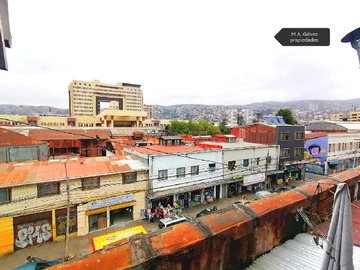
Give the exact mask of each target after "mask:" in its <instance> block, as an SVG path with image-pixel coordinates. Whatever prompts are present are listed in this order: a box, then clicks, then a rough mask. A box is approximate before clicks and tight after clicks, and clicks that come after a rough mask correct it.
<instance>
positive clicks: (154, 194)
mask: <svg viewBox="0 0 360 270" xmlns="http://www.w3.org/2000/svg"><path fill="white" fill-rule="evenodd" d="M232 182H233V181H232V180H231V179H225V180H216V181H209V182H202V183H189V185H187V186H182V187H178V188H172V189H166V190H161V191H156V192H148V198H149V199H156V198H161V197H165V196H170V195H174V194H179V193H185V192H190V191H193V190H199V189H204V188H208V187H212V186H216V185H222V184H226V183H232Z"/></svg>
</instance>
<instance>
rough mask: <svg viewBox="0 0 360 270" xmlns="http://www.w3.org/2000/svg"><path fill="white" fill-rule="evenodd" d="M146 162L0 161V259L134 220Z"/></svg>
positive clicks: (139, 213)
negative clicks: (66, 237) (66, 235)
mask: <svg viewBox="0 0 360 270" xmlns="http://www.w3.org/2000/svg"><path fill="white" fill-rule="evenodd" d="M147 170H148V167H147V165H146V164H143V163H141V162H140V161H135V160H118V159H113V158H105V157H103V158H97V159H95V160H94V159H78V160H67V161H64V162H63V161H62V160H58V161H52V162H44V161H43V162H41V163H40V162H28V163H3V164H1V166H0V179H1V180H2V181H0V237H1V242H0V255H4V254H8V253H12V252H13V251H14V250H18V249H23V248H26V247H30V246H34V245H38V244H42V243H45V242H48V241H57V240H63V239H64V236H65V234H66V225H67V217H68V216H67V210H68V207H69V208H70V216H69V218H70V221H69V228H70V234H71V235H72V236H76V235H78V236H80V235H85V234H88V233H89V232H91V231H95V230H98V229H101V228H106V227H110V226H113V225H119V224H122V223H123V222H126V221H130V220H138V219H140V218H142V217H143V215H144V213H145V205H146V204H145V194H146V189H147V179H148V175H147Z"/></svg>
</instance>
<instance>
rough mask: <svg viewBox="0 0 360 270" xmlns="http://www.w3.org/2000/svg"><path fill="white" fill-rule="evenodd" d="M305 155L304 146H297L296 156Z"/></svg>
mask: <svg viewBox="0 0 360 270" xmlns="http://www.w3.org/2000/svg"><path fill="white" fill-rule="evenodd" d="M303 156H304V149H303V148H302V147H296V148H295V149H294V157H296V158H303Z"/></svg>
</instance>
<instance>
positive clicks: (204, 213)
mask: <svg viewBox="0 0 360 270" xmlns="http://www.w3.org/2000/svg"><path fill="white" fill-rule="evenodd" d="M212 212H214V211H213V210H212V209H210V208H206V209H204V210H202V211H200V212H199V213H197V214H196V217H201V216H207V215H210V214H211V213H212Z"/></svg>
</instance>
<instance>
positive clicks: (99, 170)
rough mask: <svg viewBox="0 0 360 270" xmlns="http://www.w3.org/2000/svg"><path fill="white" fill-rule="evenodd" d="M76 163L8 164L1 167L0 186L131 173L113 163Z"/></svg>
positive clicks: (120, 165)
mask: <svg viewBox="0 0 360 270" xmlns="http://www.w3.org/2000/svg"><path fill="white" fill-rule="evenodd" d="M84 160H85V159H80V160H76V161H67V162H66V170H65V165H64V164H65V163H63V162H61V161H53V162H46V161H44V162H26V163H7V164H3V166H0V186H15V185H21V184H30V183H41V182H45V181H60V180H64V179H66V177H69V178H70V179H71V178H81V177H91V176H97V175H106V174H113V173H121V172H126V171H131V170H132V169H131V167H130V166H129V165H127V164H112V163H111V161H98V162H86V160H85V162H84Z"/></svg>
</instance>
